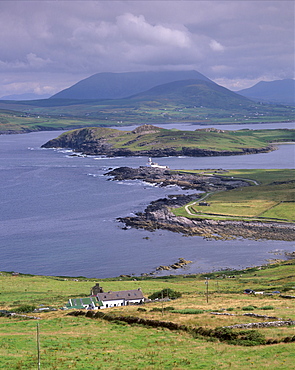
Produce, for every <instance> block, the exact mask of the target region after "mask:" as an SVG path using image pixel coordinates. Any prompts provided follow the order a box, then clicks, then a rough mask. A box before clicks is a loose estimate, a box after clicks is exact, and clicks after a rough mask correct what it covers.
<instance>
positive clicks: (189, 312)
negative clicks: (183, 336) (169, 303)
mask: <svg viewBox="0 0 295 370" xmlns="http://www.w3.org/2000/svg"><path fill="white" fill-rule="evenodd" d="M171 312H172V313H181V314H185V315H197V314H200V313H203V312H204V311H203V310H199V309H193V308H184V309H182V310H173V311H171Z"/></svg>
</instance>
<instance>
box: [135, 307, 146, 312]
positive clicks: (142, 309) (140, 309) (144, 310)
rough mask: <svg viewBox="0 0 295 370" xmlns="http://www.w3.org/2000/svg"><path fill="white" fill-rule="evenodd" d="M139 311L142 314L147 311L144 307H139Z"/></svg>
mask: <svg viewBox="0 0 295 370" xmlns="http://www.w3.org/2000/svg"><path fill="white" fill-rule="evenodd" d="M137 311H140V312H146V309H145V308H142V307H139V308H138V309H137Z"/></svg>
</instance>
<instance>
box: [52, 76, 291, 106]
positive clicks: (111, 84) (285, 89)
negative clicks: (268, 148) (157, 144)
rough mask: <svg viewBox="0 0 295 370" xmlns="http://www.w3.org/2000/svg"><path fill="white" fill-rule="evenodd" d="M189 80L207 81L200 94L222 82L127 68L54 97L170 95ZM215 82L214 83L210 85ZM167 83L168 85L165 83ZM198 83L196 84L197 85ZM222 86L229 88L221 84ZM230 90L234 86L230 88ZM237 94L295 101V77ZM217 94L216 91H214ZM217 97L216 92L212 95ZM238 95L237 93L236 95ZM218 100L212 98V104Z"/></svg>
mask: <svg viewBox="0 0 295 370" xmlns="http://www.w3.org/2000/svg"><path fill="white" fill-rule="evenodd" d="M188 80H199V81H202V82H203V84H201V83H198V87H199V88H200V91H199V92H198V93H197V95H201V94H202V93H204V86H207V90H208V86H210V87H211V88H212V89H213V90H215V91H216V89H215V88H216V87H217V86H219V85H217V84H216V83H215V82H213V81H212V80H210V79H209V78H207V77H206V76H204V75H203V74H201V73H199V72H197V71H194V70H191V71H158V72H126V73H110V72H109V73H96V74H94V75H92V76H90V77H88V78H86V79H83V80H81V81H79V82H78V83H76V84H74V85H73V86H71V87H69V88H67V89H64V90H62V91H60V92H58V93H57V94H55V95H53V96H52V97H51V98H50V99H78V100H80V99H82V100H87V99H88V100H101V99H122V98H129V97H132V98H133V96H134V95H136V94H141V96H142V97H143V96H146V97H151V95H153V94H156V95H157V97H159V95H162V96H163V95H164V94H167V96H168V95H169V96H170V97H171V96H172V95H173V93H171V92H169V87H171V88H172V89H174V88H175V87H176V85H175V84H171V85H167V84H169V83H175V82H179V81H183V82H179V85H178V87H179V86H180V85H181V84H182V85H184V84H186V82H185V81H188ZM206 83H211V85H208V84H207V85H206ZM162 85H164V86H162ZM195 87H196V86H195ZM219 89H224V92H225V88H224V87H222V86H219ZM228 91H230V90H228ZM235 94H239V95H242V96H243V97H246V98H248V99H251V100H254V101H261V102H264V103H268V102H270V103H278V104H292V105H294V104H295V80H292V79H285V80H276V81H267V82H266V81H260V82H259V83H257V84H256V85H254V86H252V87H250V88H247V89H243V90H239V91H236V92H233V91H232V92H231V97H234V96H235ZM213 95H214V94H213ZM194 96H196V88H195V89H194V90H193V91H192V95H191V96H189V92H188V91H185V98H190V97H191V98H192V97H194ZM212 97H213V96H212ZM235 99H237V96H235ZM213 105H214V103H213V102H211V106H213Z"/></svg>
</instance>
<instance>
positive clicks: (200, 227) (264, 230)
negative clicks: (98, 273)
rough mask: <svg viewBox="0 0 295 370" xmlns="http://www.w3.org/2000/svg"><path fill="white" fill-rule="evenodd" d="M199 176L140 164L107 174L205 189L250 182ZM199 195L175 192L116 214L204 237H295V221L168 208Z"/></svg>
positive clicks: (131, 223) (132, 223)
mask: <svg viewBox="0 0 295 370" xmlns="http://www.w3.org/2000/svg"><path fill="white" fill-rule="evenodd" d="M216 172H217V173H216V175H213V176H205V175H204V176H202V175H195V174H189V173H182V172H180V171H172V170H169V169H161V168H148V167H140V168H137V169H134V168H129V167H120V168H117V169H115V170H112V171H110V172H108V173H106V175H108V176H112V179H113V180H135V179H141V180H144V181H147V182H151V183H156V184H158V185H159V186H168V185H178V186H180V187H181V188H183V189H196V190H201V191H205V192H213V191H221V190H230V189H234V188H238V187H243V186H249V184H248V182H247V181H243V180H238V179H231V178H223V177H221V176H220V175H218V172H221V170H219V171H216ZM200 197H201V195H200V194H198V193H196V194H190V195H176V196H169V197H167V198H163V199H158V200H156V201H154V202H151V203H150V205H149V206H148V207H147V208H146V209H145V210H144V212H142V213H138V214H137V215H136V216H134V217H123V218H118V220H119V221H120V222H123V223H124V224H125V225H126V226H125V227H135V228H143V229H146V230H150V231H154V230H157V229H166V230H170V231H173V232H178V233H182V234H184V235H190V236H192V235H199V236H203V237H205V238H209V239H210V238H214V239H233V238H237V237H242V238H247V239H268V240H285V241H292V240H295V229H294V224H292V223H287V222H260V221H251V220H250V221H229V220H212V219H204V218H198V217H195V218H188V217H176V216H175V215H174V214H173V213H172V211H171V209H172V208H176V207H180V206H183V205H185V204H187V203H188V202H190V201H193V200H196V199H198V198H200Z"/></svg>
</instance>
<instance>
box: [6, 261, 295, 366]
mask: <svg viewBox="0 0 295 370" xmlns="http://www.w3.org/2000/svg"><path fill="white" fill-rule="evenodd" d="M294 267H295V265H294V260H293V261H292V260H290V261H288V262H278V263H276V264H273V265H270V266H268V267H266V266H263V267H261V268H250V269H246V270H242V271H223V272H215V273H211V274H203V275H195V276H170V277H166V278H165V277H163V278H156V279H155V278H137V279H134V278H132V279H131V278H130V279H126V278H125V279H124V278H123V279H119V278H116V279H104V280H103V281H101V285H102V286H103V287H104V289H105V290H106V291H108V290H113V291H115V290H123V289H137V288H138V287H141V289H142V290H143V292H144V295H145V296H148V295H150V294H151V293H153V292H155V291H158V290H161V289H166V288H170V289H173V290H176V291H179V292H180V293H182V297H181V298H179V299H177V300H172V301H170V302H164V303H161V302H152V303H148V304H145V305H143V306H141V307H140V308H144V309H145V310H146V311H144V310H138V306H126V307H117V308H112V309H106V310H103V312H104V313H107V314H112V315H115V316H116V315H121V316H122V315H124V316H132V317H134V316H136V317H138V318H145V319H152V320H161V321H167V322H174V323H178V324H181V325H186V326H191V327H203V328H206V329H212V330H214V328H216V327H220V326H228V325H233V324H237V323H249V322H261V321H270V320H266V319H262V318H259V317H256V318H255V317H249V316H244V315H243V314H244V313H247V312H248V311H250V307H251V311H250V312H251V313H255V314H261V315H267V316H274V317H278V318H282V319H283V320H288V319H291V320H293V321H294V320H295V301H294V299H286V298H283V297H282V296H281V295H279V294H275V295H255V296H254V295H246V294H243V290H244V289H246V288H251V289H254V290H256V291H259V290H263V291H265V292H272V291H275V290H280V291H281V292H282V295H294V294H295V287H294ZM230 276H231V278H229V277H230ZM233 276H234V277H233ZM205 277H207V278H210V280H209V286H208V296H207V294H206V287H207V286H206V285H205V284H204V282H205ZM0 282H1V302H0V307H1V308H5V309H14V310H15V309H16V308H17V307H20V306H22V305H24V304H29V305H35V306H39V307H40V305H41V304H42V305H45V306H47V305H50V306H53V307H56V308H58V307H60V306H62V305H64V304H65V303H66V302H67V300H68V298H70V297H77V296H79V297H82V296H87V295H88V294H89V290H90V288H91V287H92V286H93V285H94V283H95V282H96V281H95V280H94V279H85V278H76V279H73V278H61V277H46V276H30V275H18V276H12V274H11V273H2V275H1V276H0ZM207 297H208V300H207ZM172 306H173V307H174V309H175V312H173V311H171V307H172ZM168 307H170V310H167V308H168ZM165 308H166V310H165ZM212 311H214V312H219V313H231V314H233V315H232V316H230V315H213V314H212V313H211V312H212ZM189 312H190V314H189ZM67 313H68V311H60V310H59V311H53V312H48V313H28V314H27V315H35V316H38V317H40V318H41V320H38V323H39V326H40V347H41V368H44V369H69V368H72V369H81V370H84V369H127V368H128V369H134V370H135V369H138V368H142V369H225V368H231V369H266V368H267V369H273V370H274V369H278V368H280V369H292V368H293V364H294V359H295V354H294V342H291V343H287V342H282V339H283V338H286V337H292V336H294V326H284V327H276V328H274V327H270V328H261V329H258V330H256V331H255V332H258V333H259V334H260V335H262V336H264V337H265V338H266V339H269V338H271V339H272V340H273V341H274V342H273V343H277V344H269V345H257V346H254V347H251V348H249V347H247V346H246V347H245V346H242V345H239V344H236V345H230V344H228V343H227V342H220V341H219V340H217V339H216V338H214V337H204V336H202V335H197V336H194V335H192V334H191V333H189V332H184V331H170V330H168V329H164V328H160V327H158V328H151V327H147V326H143V325H134V324H133V325H128V324H126V323H124V322H122V321H118V320H117V321H112V322H109V321H105V320H103V319H101V318H98V319H90V318H87V317H83V316H79V317H73V316H67ZM272 321H273V319H272ZM0 323H1V329H0V342H1V346H0V358H1V361H0V368H1V369H8V368H9V369H26V370H27V369H36V368H37V365H36V364H37V350H36V325H37V320H28V319H27V320H25V319H24V318H21V317H11V318H7V317H0ZM250 332H251V331H250Z"/></svg>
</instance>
